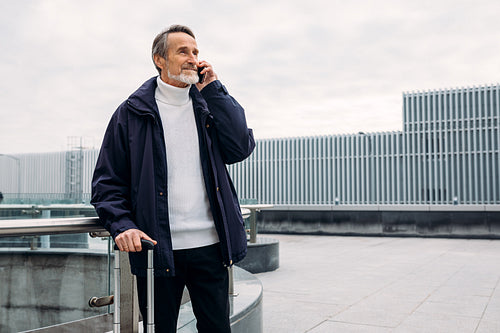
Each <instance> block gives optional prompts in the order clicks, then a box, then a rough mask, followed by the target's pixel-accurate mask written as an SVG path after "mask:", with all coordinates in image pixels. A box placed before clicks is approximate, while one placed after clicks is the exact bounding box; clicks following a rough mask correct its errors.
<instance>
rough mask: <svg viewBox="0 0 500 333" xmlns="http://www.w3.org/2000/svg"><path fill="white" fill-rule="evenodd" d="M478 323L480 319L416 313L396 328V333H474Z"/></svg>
mask: <svg viewBox="0 0 500 333" xmlns="http://www.w3.org/2000/svg"><path fill="white" fill-rule="evenodd" d="M478 323H479V319H478V318H471V317H461V316H450V315H444V314H436V313H435V314H426V313H414V314H412V315H411V316H409V317H407V318H406V319H405V320H404V321H403V322H402V323H401V324H400V325H399V326H398V327H396V328H395V330H394V333H407V332H422V333H423V332H429V333H450V332H453V333H473V332H474V330H475V329H476V327H477V325H478Z"/></svg>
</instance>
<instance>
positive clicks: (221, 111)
mask: <svg viewBox="0 0 500 333" xmlns="http://www.w3.org/2000/svg"><path fill="white" fill-rule="evenodd" d="M201 94H202V96H203V98H204V99H205V101H206V102H207V105H208V109H209V110H210V112H211V113H212V115H213V119H214V124H215V129H216V133H217V134H216V135H217V136H218V138H219V144H220V145H219V149H220V151H221V154H222V158H223V159H224V163H225V164H232V163H236V162H240V161H243V160H244V159H245V158H247V157H248V156H250V154H251V153H252V151H253V149H254V148H255V141H254V138H253V132H252V130H251V129H249V128H248V127H247V122H246V119H245V111H244V110H243V107H241V105H240V104H239V103H238V102H237V101H236V100H235V99H234V98H233V97H231V95H229V93H228V92H227V89H226V87H224V86H223V85H222V83H221V82H220V81H219V80H216V81H214V82H212V83H210V84H209V85H208V86H206V87H205V88H204V89H202V90H201Z"/></svg>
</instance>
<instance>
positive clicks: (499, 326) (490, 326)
mask: <svg viewBox="0 0 500 333" xmlns="http://www.w3.org/2000/svg"><path fill="white" fill-rule="evenodd" d="M498 316H500V313H499V314H497V318H498ZM498 332H500V322H499V321H498V320H496V321H488V320H481V322H480V323H479V326H478V327H477V330H476V331H475V332H474V333H498Z"/></svg>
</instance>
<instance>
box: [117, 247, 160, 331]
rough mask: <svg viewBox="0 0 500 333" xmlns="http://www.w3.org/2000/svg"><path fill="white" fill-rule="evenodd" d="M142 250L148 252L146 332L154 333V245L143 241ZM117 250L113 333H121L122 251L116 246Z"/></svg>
mask: <svg viewBox="0 0 500 333" xmlns="http://www.w3.org/2000/svg"><path fill="white" fill-rule="evenodd" d="M141 246H142V250H143V251H144V250H147V251H148V267H147V318H146V320H147V321H146V323H147V326H146V332H147V333H153V332H154V331H155V323H154V289H155V288H154V267H153V249H154V243H153V242H152V241H150V240H147V239H141ZM114 249H115V271H114V272H115V299H114V303H115V312H114V315H113V332H115V333H120V259H119V256H120V249H118V246H116V244H115V246H114ZM143 320H144V318H143Z"/></svg>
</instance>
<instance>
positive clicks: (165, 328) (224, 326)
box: [137, 244, 231, 333]
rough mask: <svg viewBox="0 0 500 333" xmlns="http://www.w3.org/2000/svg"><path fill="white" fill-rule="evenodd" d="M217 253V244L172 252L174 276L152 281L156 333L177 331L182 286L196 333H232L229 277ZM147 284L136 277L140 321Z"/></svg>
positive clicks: (144, 304) (141, 278) (157, 278)
mask: <svg viewBox="0 0 500 333" xmlns="http://www.w3.org/2000/svg"><path fill="white" fill-rule="evenodd" d="M220 251H221V250H220V245H219V244H214V245H210V246H205V247H200V248H195V249H188V250H176V251H174V263H175V273H176V276H174V277H156V278H155V298H154V300H155V304H154V309H155V332H161V333H175V332H176V329H177V318H178V316H179V308H180V305H181V299H182V292H183V290H184V286H186V287H187V289H188V290H189V295H190V297H191V305H192V307H193V312H194V315H195V317H196V321H197V323H196V328H197V329H198V332H200V333H202V332H214V333H215V332H217V333H219V332H220V333H225V332H231V328H230V322H229V296H228V292H229V290H228V289H229V278H228V272H227V268H226V267H224V265H223V259H222V255H221V252H220ZM146 283H147V282H146V278H144V277H137V291H138V295H139V308H140V311H141V314H142V317H143V318H147V312H146V305H147V292H146V291H147V289H146ZM144 324H146V320H144ZM145 327H146V326H144V328H145Z"/></svg>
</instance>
